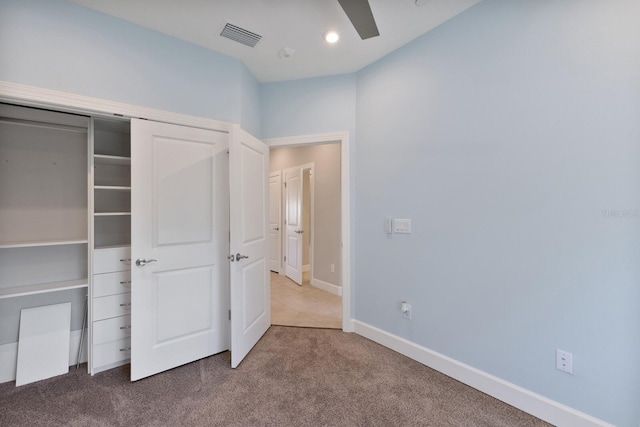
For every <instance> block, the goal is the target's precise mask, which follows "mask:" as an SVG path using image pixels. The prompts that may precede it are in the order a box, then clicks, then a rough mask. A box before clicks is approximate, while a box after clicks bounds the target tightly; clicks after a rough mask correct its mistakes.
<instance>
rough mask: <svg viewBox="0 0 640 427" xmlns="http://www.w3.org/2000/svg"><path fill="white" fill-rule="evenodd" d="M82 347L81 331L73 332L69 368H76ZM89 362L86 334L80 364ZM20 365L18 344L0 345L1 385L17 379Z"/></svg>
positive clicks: (70, 343) (70, 341) (70, 340)
mask: <svg viewBox="0 0 640 427" xmlns="http://www.w3.org/2000/svg"><path fill="white" fill-rule="evenodd" d="M79 345H80V330H77V331H71V336H70V338H69V366H72V365H73V366H75V364H76V360H77V357H78V346H79ZM86 361H87V336H86V332H85V337H84V348H83V349H82V355H81V356H80V363H84V362H86ZM17 363H18V343H17V342H11V343H8V344H2V345H0V384H1V383H6V382H9V381H15V379H16V364H17Z"/></svg>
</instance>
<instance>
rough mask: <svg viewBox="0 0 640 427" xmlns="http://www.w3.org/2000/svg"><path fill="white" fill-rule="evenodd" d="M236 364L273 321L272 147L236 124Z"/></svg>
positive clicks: (232, 153)
mask: <svg viewBox="0 0 640 427" xmlns="http://www.w3.org/2000/svg"><path fill="white" fill-rule="evenodd" d="M229 172H230V175H229V180H230V189H231V192H230V201H231V218H230V219H231V221H230V224H231V254H233V256H234V260H233V262H231V263H230V265H231V367H233V368H235V367H237V366H238V365H239V364H240V362H241V361H242V360H243V359H244V357H245V356H246V355H247V353H249V351H250V350H251V349H252V348H253V346H254V345H255V344H256V343H257V342H258V340H259V339H260V337H262V335H263V334H264V333H265V332H266V331H267V329H269V326H271V296H270V294H271V293H270V280H269V228H268V212H269V147H268V146H267V145H265V144H264V143H263V142H261V141H260V140H258V139H256V138H254V137H253V136H251V135H249V134H248V133H247V132H245V131H243V130H242V129H240V128H239V127H238V126H235V127H234V129H233V132H232V135H231V139H230V144H229Z"/></svg>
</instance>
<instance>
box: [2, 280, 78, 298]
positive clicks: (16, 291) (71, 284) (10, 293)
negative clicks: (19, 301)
mask: <svg viewBox="0 0 640 427" xmlns="http://www.w3.org/2000/svg"><path fill="white" fill-rule="evenodd" d="M87 283H88V282H87V279H81V280H70V281H67V282H55V283H42V284H38V285H27V286H16V287H13V288H4V289H0V299H3V298H16V297H23V296H26V295H36V294H44V293H48V292H56V291H68V290H70V289H77V288H86V287H87Z"/></svg>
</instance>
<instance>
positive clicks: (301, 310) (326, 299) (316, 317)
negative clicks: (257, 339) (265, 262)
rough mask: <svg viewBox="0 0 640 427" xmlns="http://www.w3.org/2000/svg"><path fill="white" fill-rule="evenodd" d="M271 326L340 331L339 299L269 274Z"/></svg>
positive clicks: (308, 286)
mask: <svg viewBox="0 0 640 427" xmlns="http://www.w3.org/2000/svg"><path fill="white" fill-rule="evenodd" d="M271 323H272V324H273V325H282V326H303V327H309V328H332V329H342V298H341V297H339V296H337V295H333V294H330V293H329V292H325V291H323V290H321V289H318V288H316V287H313V286H311V285H310V284H309V282H308V281H305V282H302V286H300V285H298V284H297V283H295V282H294V281H292V280H291V279H289V278H288V277H286V276H281V275H279V274H277V273H274V272H271Z"/></svg>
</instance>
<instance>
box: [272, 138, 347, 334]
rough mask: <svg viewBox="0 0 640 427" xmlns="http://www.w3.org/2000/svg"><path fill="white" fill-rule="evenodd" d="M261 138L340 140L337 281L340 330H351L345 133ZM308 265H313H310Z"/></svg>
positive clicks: (285, 142)
mask: <svg viewBox="0 0 640 427" xmlns="http://www.w3.org/2000/svg"><path fill="white" fill-rule="evenodd" d="M263 141H264V142H265V143H266V144H267V145H269V147H272V148H274V147H284V146H295V145H308V144H320V143H329V142H337V143H340V209H341V212H340V221H341V224H340V234H341V239H342V253H341V256H340V262H341V268H340V271H341V277H340V283H341V284H342V286H341V289H342V330H343V331H344V332H353V331H354V329H353V328H354V325H353V320H352V319H351V192H350V191H351V174H350V158H349V132H346V131H345V132H333V133H322V134H315V135H300V136H291V137H283V138H268V139H264V140H263ZM311 268H313V266H312V267H311Z"/></svg>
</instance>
